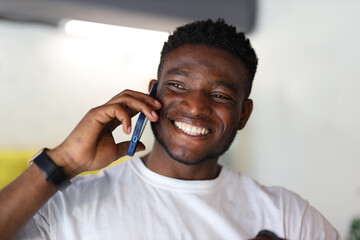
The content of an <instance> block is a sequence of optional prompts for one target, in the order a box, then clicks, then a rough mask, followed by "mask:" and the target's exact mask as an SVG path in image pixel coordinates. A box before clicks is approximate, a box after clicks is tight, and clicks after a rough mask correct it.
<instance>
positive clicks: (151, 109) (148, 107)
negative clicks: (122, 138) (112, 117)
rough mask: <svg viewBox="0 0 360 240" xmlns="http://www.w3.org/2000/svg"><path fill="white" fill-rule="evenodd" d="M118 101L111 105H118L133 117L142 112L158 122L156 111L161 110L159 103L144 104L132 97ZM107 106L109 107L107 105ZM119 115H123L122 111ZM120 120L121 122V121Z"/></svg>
mask: <svg viewBox="0 0 360 240" xmlns="http://www.w3.org/2000/svg"><path fill="white" fill-rule="evenodd" d="M117 101H118V102H114V103H113V104H111V105H118V106H119V107H121V108H123V110H126V111H127V112H128V113H129V114H130V116H131V117H132V116H134V115H135V114H137V113H138V112H142V113H143V114H145V116H146V117H147V118H148V119H149V120H150V121H152V122H154V121H157V120H158V115H157V113H156V112H155V110H158V109H160V108H161V104H160V103H159V102H157V104H155V103H154V102H152V103H151V104H149V102H147V101H145V102H144V101H143V100H141V99H138V98H136V97H134V96H130V95H129V96H126V97H122V98H118V99H117ZM111 105H110V106H111ZM105 106H109V105H107V104H106V105H105ZM123 110H122V111H123ZM119 113H121V111H119ZM119 120H120V121H121V119H119Z"/></svg>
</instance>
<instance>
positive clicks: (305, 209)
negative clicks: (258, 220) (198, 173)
mask: <svg viewBox="0 0 360 240" xmlns="http://www.w3.org/2000/svg"><path fill="white" fill-rule="evenodd" d="M225 172H226V174H227V175H229V176H230V179H229V180H230V181H228V184H229V185H232V187H231V188H232V189H233V191H235V192H236V194H238V196H239V199H244V200H245V201H246V204H247V208H251V211H252V212H255V213H256V215H259V216H263V218H267V219H268V220H269V221H274V222H277V221H280V222H281V225H282V226H283V231H284V234H285V236H286V238H289V239H340V237H339V234H338V232H337V231H336V230H335V228H334V227H333V226H332V225H331V223H329V221H328V220H327V219H326V218H325V217H324V216H323V215H322V214H321V213H320V212H319V211H318V210H316V209H315V208H314V207H313V206H311V204H310V203H309V202H308V201H307V200H305V199H304V198H302V197H301V196H300V195H299V194H297V193H295V192H293V191H291V190H289V189H286V188H284V187H281V186H266V185H263V184H261V183H259V182H258V181H256V180H254V179H252V178H250V177H248V176H246V175H244V174H242V173H240V172H238V171H236V170H232V169H229V168H226V167H225ZM280 222H279V223H280Z"/></svg>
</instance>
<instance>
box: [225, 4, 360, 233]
mask: <svg viewBox="0 0 360 240" xmlns="http://www.w3.org/2000/svg"><path fill="white" fill-rule="evenodd" d="M258 6H259V12H258V22H257V27H256V29H255V31H254V32H253V33H252V34H250V35H249V37H250V38H251V40H252V43H253V46H254V47H255V49H256V51H257V53H258V56H259V69H258V73H257V75H256V78H255V82H254V86H253V93H252V95H251V97H252V98H253V100H254V112H253V115H252V116H251V118H250V121H249V123H248V125H247V127H246V129H245V130H244V131H243V133H241V134H239V135H238V139H237V141H238V142H239V143H240V146H239V147H234V146H233V148H232V149H233V151H232V152H231V153H228V154H227V157H238V158H241V160H240V161H238V162H237V163H235V164H237V167H238V168H239V169H240V170H242V171H243V172H245V173H247V174H248V175H250V176H252V177H254V178H255V179H257V180H259V181H260V182H262V183H264V184H266V185H282V186H285V187H287V188H288V189H291V190H293V191H295V192H297V193H299V194H300V195H301V196H302V197H303V198H305V199H307V200H309V201H310V203H311V204H312V205H313V206H315V207H316V208H317V209H318V210H320V212H322V213H323V214H324V215H325V216H326V217H327V218H328V219H329V220H330V222H331V223H333V225H334V226H335V227H336V228H337V229H338V230H339V232H340V233H341V235H342V236H343V237H344V238H345V237H346V236H347V234H348V232H349V228H350V221H351V219H352V218H353V217H355V216H358V217H359V216H360V148H359V143H360V127H359V123H360V111H359V109H360V107H359V103H360V94H359V89H360V81H359V76H360V68H359V63H360V31H359V29H360V14H359V12H360V2H359V1H341V0H336V1H325V0H321V1H295V0H293V1H288V0H276V1H274V0H273V1H266V0H262V1H259V4H258Z"/></svg>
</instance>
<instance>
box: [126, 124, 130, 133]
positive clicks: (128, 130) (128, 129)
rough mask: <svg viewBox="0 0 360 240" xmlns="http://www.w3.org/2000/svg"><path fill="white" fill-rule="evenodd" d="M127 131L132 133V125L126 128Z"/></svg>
mask: <svg viewBox="0 0 360 240" xmlns="http://www.w3.org/2000/svg"><path fill="white" fill-rule="evenodd" d="M126 131H127V133H128V134H130V133H131V127H130V126H129V127H128V128H127V129H126Z"/></svg>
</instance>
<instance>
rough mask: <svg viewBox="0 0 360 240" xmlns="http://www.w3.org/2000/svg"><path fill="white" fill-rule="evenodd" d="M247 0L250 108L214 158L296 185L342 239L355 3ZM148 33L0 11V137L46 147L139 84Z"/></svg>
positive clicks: (356, 205)
mask: <svg viewBox="0 0 360 240" xmlns="http://www.w3.org/2000/svg"><path fill="white" fill-rule="evenodd" d="M258 8H259V9H258V20H257V27H256V29H255V30H254V32H253V33H251V34H249V37H250V38H251V40H252V43H253V46H254V47H255V49H256V51H257V53H258V56H259V59H260V61H259V70H258V73H257V75H256V79H255V82H254V87H253V93H252V95H251V97H252V98H253V100H254V104H255V107H254V112H253V114H252V116H251V118H250V121H249V123H248V125H247V127H246V128H245V130H243V131H242V132H241V133H239V134H238V137H237V139H236V141H235V143H234V144H233V146H232V147H231V149H230V151H229V152H228V153H226V155H225V156H224V157H223V162H224V163H225V164H229V165H232V166H234V167H236V168H238V169H239V170H241V171H242V172H244V173H246V174H248V175H250V176H251V177H253V178H255V179H257V180H259V181H260V182H262V183H264V184H266V185H282V186H285V187H287V188H288V189H291V190H293V191H295V192H297V193H299V194H300V195H301V196H302V197H304V198H305V199H307V200H309V201H310V203H311V204H312V205H313V206H315V207H316V208H317V209H319V210H320V211H321V212H322V213H323V214H324V215H325V216H326V217H327V218H328V219H329V220H330V221H331V222H332V223H333V224H334V226H335V227H336V228H337V229H338V230H339V232H340V233H341V234H342V236H343V237H344V238H345V237H346V234H347V233H348V231H349V225H350V221H351V219H352V218H353V217H354V216H356V215H360V174H359V169H360V161H359V156H360V150H359V149H358V147H357V145H358V143H359V142H360V141H359V140H360V129H359V127H358V123H359V122H360V111H358V106H357V103H358V102H360V95H359V94H358V89H359V87H360V83H359V81H357V78H358V76H359V75H360V69H359V67H358V63H359V62H360V46H359V42H360V31H359V27H360V15H359V14H358V13H359V10H360V2H359V1H355V0H347V1H341V0H333V1H325V0H318V1H309V0H305V1H294V0H293V1H289V0H272V1H266V0H260V1H259V4H258ZM124 37H126V38H130V39H131V36H124ZM139 40H140V41H139ZM148 40H150V37H149V36H145V37H144V38H143V39H131V41H139V44H138V46H137V47H136V48H130V47H129V46H127V45H124V44H122V43H121V42H119V41H111V40H109V41H105V42H104V41H100V40H94V39H84V38H78V37H72V36H69V35H66V34H65V33H64V32H63V31H62V30H61V29H57V28H53V27H49V26H41V25H30V24H19V23H12V22H5V21H0V119H1V120H0V121H1V124H0V148H14V147H17V148H41V147H43V146H48V147H54V146H56V145H57V144H58V143H60V142H61V141H62V140H63V139H64V138H65V137H66V135H67V134H68V133H69V132H70V131H71V130H72V129H73V128H74V127H75V125H76V123H77V122H78V121H79V120H80V119H81V117H82V116H83V115H84V114H85V113H86V112H87V111H88V110H89V109H90V108H92V107H95V106H97V105H100V104H103V103H104V102H106V101H107V100H109V99H110V98H111V97H112V96H113V95H115V94H116V93H118V92H120V91H121V90H123V89H125V88H131V89H136V90H139V91H147V83H148V81H149V80H150V79H151V78H156V69H157V64H158V61H159V56H160V55H159V52H160V49H161V46H162V43H163V41H164V40H165V39H163V40H159V41H158V44H155V43H152V42H151V43H148ZM145 53H146V54H145ZM149 129H150V128H147V130H146V134H145V137H144V142H145V144H146V145H147V147H148V149H149V148H151V142H152V136H151V132H150V130H149ZM116 135H117V138H118V140H119V141H120V140H122V139H124V140H128V139H129V137H128V136H123V135H122V134H121V130H120V129H117V130H116Z"/></svg>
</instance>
